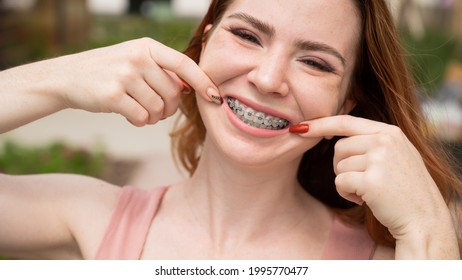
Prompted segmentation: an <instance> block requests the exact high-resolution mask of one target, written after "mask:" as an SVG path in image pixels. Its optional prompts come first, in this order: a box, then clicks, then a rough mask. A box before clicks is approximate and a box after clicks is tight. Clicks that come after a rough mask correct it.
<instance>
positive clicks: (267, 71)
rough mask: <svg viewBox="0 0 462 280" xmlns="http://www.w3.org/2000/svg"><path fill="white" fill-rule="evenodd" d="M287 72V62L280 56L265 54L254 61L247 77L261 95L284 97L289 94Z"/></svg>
mask: <svg viewBox="0 0 462 280" xmlns="http://www.w3.org/2000/svg"><path fill="white" fill-rule="evenodd" d="M287 70H288V69H287V62H286V61H285V59H284V58H283V57H282V55H278V54H272V55H269V54H266V55H262V56H261V58H258V59H255V62H254V65H253V68H252V70H251V71H250V72H249V74H248V75H247V77H248V80H249V82H251V83H252V84H253V85H254V86H255V87H256V88H257V89H258V90H259V91H260V92H261V93H262V94H278V95H281V96H286V95H287V94H288V93H289V85H288V83H287V80H286V77H287Z"/></svg>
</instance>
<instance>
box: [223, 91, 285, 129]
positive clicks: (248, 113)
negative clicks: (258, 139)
mask: <svg viewBox="0 0 462 280" xmlns="http://www.w3.org/2000/svg"><path fill="white" fill-rule="evenodd" d="M227 101H228V105H229V108H231V110H232V111H233V112H234V114H235V115H236V116H237V117H238V118H239V119H240V120H241V121H243V122H244V123H246V124H248V125H250V126H253V127H256V128H263V129H270V130H281V129H284V128H286V127H287V126H288V125H289V121H288V120H285V119H281V118H278V117H273V116H271V115H266V114H265V113H262V112H256V110H255V109H253V108H251V107H247V106H245V105H243V104H241V103H240V102H239V100H237V99H234V98H232V97H229V96H228V98H227Z"/></svg>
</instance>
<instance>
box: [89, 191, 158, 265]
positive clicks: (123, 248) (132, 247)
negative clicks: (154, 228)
mask: <svg viewBox="0 0 462 280" xmlns="http://www.w3.org/2000/svg"><path fill="white" fill-rule="evenodd" d="M166 190H167V187H162V188H154V189H152V190H145V189H140V188H134V187H129V186H127V187H123V189H122V193H121V194H120V197H119V201H118V202H117V205H116V208H115V210H114V213H113V214H112V217H111V220H110V222H109V226H108V228H107V229H106V233H105V235H104V237H103V241H102V242H101V245H100V247H99V249H98V253H97V254H96V259H104V260H135V259H140V257H141V253H142V252H143V248H144V244H145V242H146V238H147V234H148V232H149V228H150V226H151V223H152V219H153V218H154V216H155V214H156V213H157V209H158V208H159V204H160V201H161V199H162V197H163V195H164V193H165V191H166Z"/></svg>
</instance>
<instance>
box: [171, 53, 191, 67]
mask: <svg viewBox="0 0 462 280" xmlns="http://www.w3.org/2000/svg"><path fill="white" fill-rule="evenodd" d="M190 62H191V59H190V58H189V57H187V56H186V55H184V54H181V53H179V55H177V56H176V57H175V58H174V59H173V64H172V68H173V69H174V70H176V71H178V70H181V69H184V68H186V67H188V66H189V65H190Z"/></svg>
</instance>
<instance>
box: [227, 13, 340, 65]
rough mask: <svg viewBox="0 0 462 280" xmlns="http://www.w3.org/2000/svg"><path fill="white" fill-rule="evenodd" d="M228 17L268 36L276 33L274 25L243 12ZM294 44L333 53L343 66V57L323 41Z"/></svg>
mask: <svg viewBox="0 0 462 280" xmlns="http://www.w3.org/2000/svg"><path fill="white" fill-rule="evenodd" d="M228 18H234V19H239V20H242V21H244V22H247V23H248V24H250V25H252V26H253V27H254V28H255V29H257V30H259V31H260V32H262V33H264V34H266V35H267V36H269V37H273V36H274V34H275V33H276V31H275V29H274V27H273V26H272V25H271V24H269V23H266V22H264V21H262V20H260V19H258V18H256V17H254V16H251V15H249V14H246V13H243V12H240V13H234V14H231V15H230V16H229V17H228ZM295 45H296V46H297V48H299V49H301V50H307V51H321V52H324V53H327V54H330V55H333V56H335V57H336V58H338V59H339V60H340V62H341V63H342V65H343V66H345V64H346V60H345V58H344V57H343V56H342V55H341V54H340V52H339V51H337V50H336V49H335V48H333V47H331V46H329V45H326V44H324V43H321V42H314V41H303V40H300V41H297V42H296V44H295Z"/></svg>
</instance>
